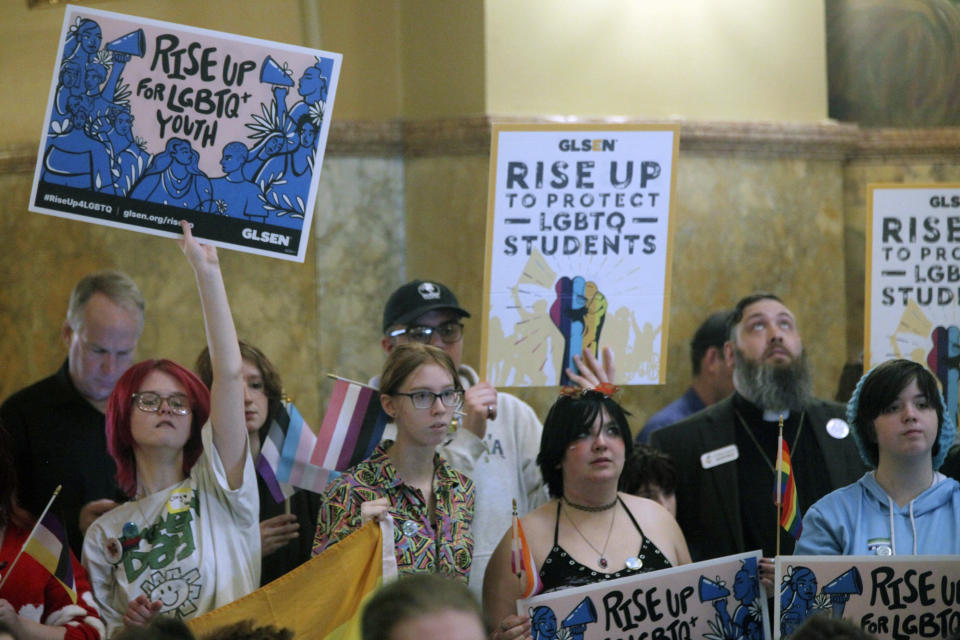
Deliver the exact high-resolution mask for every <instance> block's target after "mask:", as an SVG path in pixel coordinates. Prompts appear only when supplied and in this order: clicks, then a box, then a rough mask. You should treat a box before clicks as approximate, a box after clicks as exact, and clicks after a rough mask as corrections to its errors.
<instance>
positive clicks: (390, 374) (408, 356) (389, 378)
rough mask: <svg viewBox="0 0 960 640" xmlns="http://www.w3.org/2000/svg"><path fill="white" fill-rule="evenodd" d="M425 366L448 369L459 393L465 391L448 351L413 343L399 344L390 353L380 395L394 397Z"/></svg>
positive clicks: (384, 370) (385, 365) (384, 366)
mask: <svg viewBox="0 0 960 640" xmlns="http://www.w3.org/2000/svg"><path fill="white" fill-rule="evenodd" d="M425 364H438V365H440V366H441V367H443V368H444V369H446V370H447V372H448V373H449V374H450V377H452V378H453V386H454V387H455V388H456V389H457V391H463V384H462V383H461V382H460V376H459V375H457V368H456V367H454V366H453V360H451V359H450V356H449V355H447V352H446V351H444V350H443V349H439V348H437V347H434V346H431V345H428V344H420V343H419V342H411V343H407V344H398V345H397V346H395V347H394V348H393V350H392V351H390V355H389V356H387V361H386V362H385V363H384V365H383V373H382V374H381V376H380V393H381V394H383V395H387V396H389V395H393V394H394V393H396V392H397V390H398V389H399V388H400V385H402V384H403V382H404V380H406V379H407V378H408V377H410V374H412V373H413V372H414V371H416V370H417V369H419V368H420V367H421V366H422V365H425Z"/></svg>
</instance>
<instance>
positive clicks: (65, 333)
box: [60, 320, 73, 350]
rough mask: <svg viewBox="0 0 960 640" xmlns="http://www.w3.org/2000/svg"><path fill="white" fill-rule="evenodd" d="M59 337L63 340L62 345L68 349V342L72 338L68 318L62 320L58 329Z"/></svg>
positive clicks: (71, 328) (71, 329)
mask: <svg viewBox="0 0 960 640" xmlns="http://www.w3.org/2000/svg"><path fill="white" fill-rule="evenodd" d="M60 338H61V339H62V340H63V344H64V346H66V347H67V349H68V350H69V349H70V342H71V341H72V340H73V327H71V326H70V321H69V320H64V321H63V327H62V328H61V329H60Z"/></svg>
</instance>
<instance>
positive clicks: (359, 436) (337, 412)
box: [310, 378, 387, 471]
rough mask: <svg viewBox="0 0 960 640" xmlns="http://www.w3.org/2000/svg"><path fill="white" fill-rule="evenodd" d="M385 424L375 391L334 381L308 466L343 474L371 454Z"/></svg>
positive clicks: (378, 396) (385, 418)
mask: <svg viewBox="0 0 960 640" xmlns="http://www.w3.org/2000/svg"><path fill="white" fill-rule="evenodd" d="M386 425H387V415H386V414H385V413H384V412H383V409H382V408H381V407H380V394H379V393H377V391H376V390H375V389H372V388H371V387H368V386H365V385H362V384H358V383H356V382H352V381H350V380H343V379H340V378H338V379H337V381H336V382H335V383H334V387H333V395H332V396H331V397H330V404H329V405H328V406H327V413H326V414H325V415H324V416H323V424H321V425H320V433H319V434H317V440H316V445H315V447H314V449H313V454H312V455H311V456H310V463H311V464H314V465H316V466H318V467H321V468H323V469H328V470H330V471H346V470H347V469H349V468H350V467H352V466H354V465H356V464H357V463H358V462H361V461H363V460H364V459H366V458H367V457H368V456H369V455H370V454H371V453H373V450H374V448H375V447H376V446H377V444H379V443H380V439H381V438H382V437H383V429H384V427H386Z"/></svg>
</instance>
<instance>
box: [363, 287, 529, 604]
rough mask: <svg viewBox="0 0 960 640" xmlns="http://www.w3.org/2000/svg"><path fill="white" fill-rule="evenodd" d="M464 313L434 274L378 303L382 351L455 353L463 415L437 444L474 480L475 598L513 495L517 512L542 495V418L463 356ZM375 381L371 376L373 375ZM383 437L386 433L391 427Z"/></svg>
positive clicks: (509, 513)
mask: <svg viewBox="0 0 960 640" xmlns="http://www.w3.org/2000/svg"><path fill="white" fill-rule="evenodd" d="M469 317H470V314H469V313H468V312H467V311H466V310H465V309H464V308H462V307H461V306H460V303H459V302H458V301H457V297H456V296H455V295H454V293H453V292H452V291H451V290H450V289H449V288H447V287H446V286H444V285H443V284H440V283H439V282H434V281H425V280H413V281H411V282H408V283H407V284H405V285H403V286H401V287H399V288H398V289H397V290H396V291H394V292H393V294H391V296H390V298H389V299H388V300H387V303H386V305H385V307H384V310H383V338H382V340H381V346H382V348H383V350H384V352H386V353H387V354H389V353H390V352H391V351H393V349H395V348H396V347H397V346H399V345H402V344H409V343H423V344H430V345H433V346H434V347H437V348H439V349H442V350H443V351H444V352H446V354H447V355H449V356H450V358H451V360H453V364H454V367H455V368H456V370H457V376H458V378H459V380H460V383H461V384H462V385H463V387H464V389H465V391H464V402H463V415H462V416H458V417H457V425H456V426H457V428H456V431H455V433H453V434H452V436H450V437H448V438H447V439H446V440H445V441H444V443H443V444H442V445H441V448H440V452H441V453H442V454H443V456H444V458H446V459H447V460H448V461H449V462H450V464H451V466H453V468H454V469H456V470H457V471H460V472H462V473H464V474H466V475H467V476H469V477H470V478H471V479H473V481H474V482H475V483H476V487H477V507H476V513H477V517H476V520H475V523H476V526H475V527H474V529H473V532H474V539H475V546H474V550H473V569H472V570H471V572H470V585H469V586H470V589H471V591H472V592H473V593H474V595H475V596H476V597H477V598H478V599H479V598H480V595H481V591H482V586H483V574H484V571H485V570H486V566H487V562H488V561H489V559H490V554H491V553H493V550H494V548H495V547H496V546H497V543H498V542H500V538H501V537H502V536H503V532H504V531H506V530H507V529H508V528H510V524H511V516H512V513H513V506H512V504H511V503H512V501H513V500H514V499H516V500H517V509H518V511H519V512H520V513H521V514H523V513H526V512H528V511H530V510H531V509H534V508H536V507H537V506H539V505H541V504H543V503H544V502H546V501H547V493H546V490H545V488H544V484H543V478H542V477H541V475H540V470H539V468H538V467H537V462H536V459H537V449H538V447H539V445H540V434H541V432H542V431H543V426H542V425H541V424H540V419H539V418H538V417H537V414H536V413H535V412H534V410H533V409H532V408H531V407H530V406H529V405H528V404H527V403H525V402H523V401H522V400H520V399H519V398H517V397H516V396H513V395H511V394H509V393H504V392H502V391H498V390H497V389H496V388H495V387H494V386H493V385H492V384H490V383H489V382H486V381H482V380H481V379H480V377H479V376H478V375H477V372H476V371H474V370H473V369H472V368H471V367H469V366H468V365H466V364H465V363H464V362H463V329H464V327H463V319H464V318H469ZM370 384H372V385H374V386H377V385H378V380H377V379H376V378H374V379H373V380H371V383H370ZM387 437H390V436H389V434H388V435H387Z"/></svg>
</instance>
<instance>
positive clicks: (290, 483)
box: [256, 402, 331, 502]
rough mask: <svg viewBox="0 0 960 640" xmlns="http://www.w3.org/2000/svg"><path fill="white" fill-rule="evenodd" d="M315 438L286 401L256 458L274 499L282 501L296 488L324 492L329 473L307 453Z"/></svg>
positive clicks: (329, 476) (258, 468) (298, 413)
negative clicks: (313, 462) (313, 463)
mask: <svg viewBox="0 0 960 640" xmlns="http://www.w3.org/2000/svg"><path fill="white" fill-rule="evenodd" d="M316 441H317V437H316V436H315V435H314V434H313V430H312V429H311V428H310V425H308V424H307V423H306V422H304V420H303V416H301V415H300V412H299V411H298V410H297V408H296V407H295V406H294V405H293V403H292V402H285V403H284V404H283V411H280V412H279V415H278V416H277V417H276V418H274V419H273V421H272V422H271V423H270V428H269V429H268V430H267V437H266V438H265V439H264V441H263V445H262V446H261V447H260V456H259V457H258V458H257V461H256V468H257V473H258V474H260V477H261V478H263V481H264V482H265V483H266V485H267V487H268V488H269V489H270V494H271V495H272V496H273V499H274V500H276V501H277V502H283V501H284V499H286V498H289V497H290V496H291V495H293V494H294V493H295V492H296V491H297V489H306V490H307V491H313V492H314V493H323V490H324V488H325V487H326V486H327V483H328V482H329V481H330V479H331V474H330V472H329V471H327V470H326V469H321V468H319V467H316V466H314V465H312V464H310V452H312V451H313V447H314V445H315V444H316Z"/></svg>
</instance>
